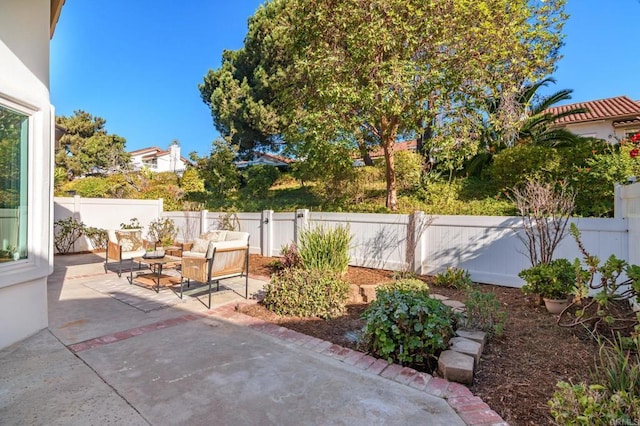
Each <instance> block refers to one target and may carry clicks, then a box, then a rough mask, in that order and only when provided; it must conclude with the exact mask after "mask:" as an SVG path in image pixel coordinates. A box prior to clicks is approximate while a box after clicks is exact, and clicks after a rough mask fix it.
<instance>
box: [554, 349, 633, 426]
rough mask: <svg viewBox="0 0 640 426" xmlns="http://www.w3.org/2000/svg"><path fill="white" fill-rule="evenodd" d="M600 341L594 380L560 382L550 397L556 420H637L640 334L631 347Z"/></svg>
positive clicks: (585, 422) (621, 422) (586, 422)
mask: <svg viewBox="0 0 640 426" xmlns="http://www.w3.org/2000/svg"><path fill="white" fill-rule="evenodd" d="M609 343H610V342H607V343H604V342H600V356H599V359H598V363H597V364H596V367H595V369H594V370H593V372H592V381H593V382H594V384H587V383H579V384H577V385H572V384H569V383H566V382H559V383H558V385H557V387H558V389H557V390H556V392H555V393H554V394H553V398H552V399H551V400H550V401H549V406H550V407H551V415H552V416H553V417H554V419H555V420H556V422H557V423H558V424H581V425H592V424H595V425H610V424H611V425H637V424H640V355H639V354H638V353H639V351H640V338H638V337H636V339H635V340H634V348H633V351H631V350H629V349H625V348H623V346H622V344H621V343H619V342H614V343H613V344H609Z"/></svg>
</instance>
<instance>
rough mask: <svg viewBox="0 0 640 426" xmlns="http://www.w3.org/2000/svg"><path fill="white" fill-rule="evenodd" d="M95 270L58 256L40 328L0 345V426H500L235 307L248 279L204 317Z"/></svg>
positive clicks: (428, 385) (401, 373) (401, 376)
mask: <svg viewBox="0 0 640 426" xmlns="http://www.w3.org/2000/svg"><path fill="white" fill-rule="evenodd" d="M102 262H103V258H102V257H101V256H100V255H94V254H83V255H73V256H56V258H55V271H54V273H53V275H51V276H50V278H49V283H48V303H49V328H48V329H46V330H43V331H41V332H39V333H37V334H36V335H34V336H32V337H30V338H28V339H26V340H24V341H22V342H19V343H17V344H15V345H13V346H11V347H9V348H7V349H5V350H3V351H0V365H2V369H1V371H0V423H1V424H3V425H23V424H31V425H44V424H47V425H87V424H108V423H110V424H127V425H137V424H141V425H148V424H151V425H165V424H189V425H201V424H202V425H204V424H219V425H269V424H273V425H318V424H323V425H337V424H342V425H407V424H425V425H464V424H505V423H502V420H501V419H500V417H499V416H498V415H497V414H496V413H495V412H493V411H492V410H491V409H490V408H489V407H488V406H487V405H486V404H484V403H482V401H481V400H480V399H479V398H476V397H473V395H471V393H470V392H469V391H468V390H467V388H466V387H464V386H461V385H457V384H454V383H449V382H446V381H444V380H441V379H438V378H432V377H431V376H429V375H426V374H423V373H417V372H415V371H414V370H411V369H406V368H402V367H400V366H397V365H393V364H392V365H388V364H386V363H385V362H383V361H381V360H376V359H374V358H372V357H369V356H367V355H364V354H362V353H359V352H355V351H351V350H349V349H346V348H341V347H339V346H337V345H332V344H330V343H329V342H325V341H321V340H319V339H315V338H312V337H310V336H305V335H302V334H300V333H297V332H293V331H291V330H287V329H284V328H281V327H278V326H276V325H273V324H268V323H264V322H262V321H260V320H257V319H254V318H251V317H247V316H245V315H242V314H239V313H236V312H235V305H236V304H237V303H242V302H244V301H245V299H244V297H241V296H240V295H239V294H238V293H240V294H242V295H244V280H243V279H242V280H240V279H235V280H236V282H235V283H234V282H233V281H234V279H232V280H229V282H231V284H228V286H229V287H230V288H232V289H234V288H237V290H238V293H236V292H234V291H232V290H225V291H222V292H221V293H217V294H214V296H213V306H212V309H211V310H208V309H207V308H206V307H205V304H204V303H203V301H204V302H205V303H206V296H202V297H201V298H200V300H199V299H196V298H193V297H185V298H184V299H183V300H180V299H179V298H178V295H177V294H176V293H175V292H174V291H172V290H171V289H169V288H163V289H161V291H160V292H159V293H156V292H155V291H153V290H152V289H148V288H142V287H139V286H135V285H134V286H131V285H129V283H128V281H127V280H126V278H125V275H123V276H122V278H118V276H117V274H115V273H113V272H109V273H108V274H105V273H104V270H103V269H102V268H103V263H102ZM264 283H265V282H264V281H262V280H259V279H254V278H250V283H249V294H250V295H252V294H255V293H257V292H259V291H260V290H261V288H262V286H263V285H264ZM240 289H241V290H242V291H240Z"/></svg>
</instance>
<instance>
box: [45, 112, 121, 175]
mask: <svg viewBox="0 0 640 426" xmlns="http://www.w3.org/2000/svg"><path fill="white" fill-rule="evenodd" d="M56 124H58V126H60V127H62V128H63V129H64V135H63V136H62V137H61V138H60V140H59V141H58V143H57V145H56V156H55V160H56V167H61V168H64V169H66V170H67V172H68V174H69V177H70V178H74V177H78V176H82V175H85V174H88V173H92V174H103V173H108V172H112V171H116V170H126V169H127V168H128V167H129V161H130V155H129V154H128V153H127V152H126V151H125V145H126V140H125V139H124V138H123V137H120V136H118V135H114V134H109V133H107V130H106V129H105V124H106V120H105V119H104V118H101V117H94V116H93V115H91V114H89V113H88V112H85V111H81V110H77V111H74V113H73V115H72V116H69V117H65V116H59V117H56Z"/></svg>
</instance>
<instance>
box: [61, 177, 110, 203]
mask: <svg viewBox="0 0 640 426" xmlns="http://www.w3.org/2000/svg"><path fill="white" fill-rule="evenodd" d="M110 189H111V184H110V182H109V180H108V179H107V178H104V177H96V176H88V177H85V178H82V179H75V180H72V181H70V182H67V183H65V184H63V185H62V187H61V191H62V192H67V193H68V192H75V193H76V194H77V195H79V196H81V197H89V198H106V197H108V196H109V192H110Z"/></svg>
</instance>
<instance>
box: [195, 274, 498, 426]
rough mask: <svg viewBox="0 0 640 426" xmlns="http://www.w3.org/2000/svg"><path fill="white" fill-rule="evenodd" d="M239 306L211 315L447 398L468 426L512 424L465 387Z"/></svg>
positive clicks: (210, 312) (216, 311)
mask: <svg viewBox="0 0 640 426" xmlns="http://www.w3.org/2000/svg"><path fill="white" fill-rule="evenodd" d="M249 276H251V275H249ZM256 278H257V277H256ZM252 303H257V301H250V302H245V303H243V304H245V305H246V304H252ZM237 306H238V303H237V302H231V303H227V304H225V305H222V306H218V307H216V308H214V309H212V310H210V311H208V312H207V313H208V315H211V316H215V317H219V318H222V319H225V320H227V321H230V322H233V323H235V324H239V325H243V326H246V327H249V328H251V329H254V330H257V331H260V332H262V333H265V334H268V335H270V336H272V337H276V338H279V339H281V340H284V341H287V342H290V343H294V344H296V345H298V346H300V347H303V348H306V349H310V350H313V351H314V352H317V353H320V354H323V355H326V356H329V357H331V358H333V359H336V360H338V361H341V362H344V363H346V364H349V365H352V366H354V367H357V368H360V369H362V370H364V371H367V372H369V373H373V374H376V375H378V376H381V377H384V378H386V379H390V380H393V381H395V382H397V383H400V384H403V385H407V386H410V387H412V388H414V389H417V390H419V391H423V392H425V393H427V394H429V395H431V396H435V397H438V398H443V399H445V400H446V401H447V403H448V404H449V406H451V408H453V410H454V411H455V412H456V413H457V414H458V415H459V416H460V418H461V419H462V420H463V421H464V422H465V423H466V424H467V425H478V426H479V425H487V426H488V425H492V426H508V423H507V422H505V421H504V420H503V419H502V417H500V415H499V414H498V413H496V412H495V411H494V410H492V409H491V407H489V405H487V404H486V403H485V402H483V401H482V399H481V398H479V397H477V396H474V395H473V394H472V393H471V391H470V390H469V388H467V387H466V386H464V385H462V384H459V383H454V382H449V381H447V380H444V379H441V378H439V377H433V376H431V375H430V374H427V373H423V372H420V371H417V370H414V369H413V368H409V367H403V366H401V365H399V364H389V363H388V362H387V361H385V360H383V359H379V358H374V357H372V356H370V355H367V354H365V353H363V352H360V351H354V350H353V349H349V348H345V347H343V346H340V345H337V344H335V343H332V342H329V341H326V340H322V339H318V338H317V337H313V336H308V335H306V334H303V333H300V332H298V331H295V330H291V329H289V328H286V327H282V326H280V325H277V324H274V323H271V322H268V321H265V320H262V319H259V318H255V317H252V316H249V315H245V314H243V313H240V312H238V311H237V309H236V307H237Z"/></svg>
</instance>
